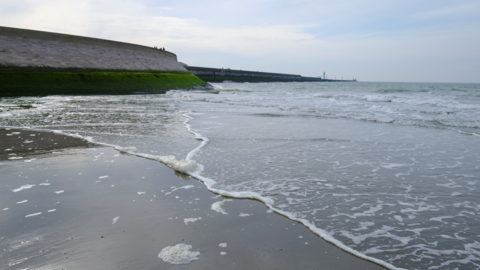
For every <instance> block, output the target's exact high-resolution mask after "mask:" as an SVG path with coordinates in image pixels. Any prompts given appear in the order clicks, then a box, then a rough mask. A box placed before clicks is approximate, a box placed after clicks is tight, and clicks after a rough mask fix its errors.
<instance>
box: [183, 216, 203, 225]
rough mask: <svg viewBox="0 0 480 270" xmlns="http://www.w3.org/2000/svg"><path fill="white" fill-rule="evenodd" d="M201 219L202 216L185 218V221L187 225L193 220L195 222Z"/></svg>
mask: <svg viewBox="0 0 480 270" xmlns="http://www.w3.org/2000/svg"><path fill="white" fill-rule="evenodd" d="M200 219H202V218H201V217H198V218H184V219H183V222H185V225H187V224H188V223H189V222H192V223H193V222H195V221H197V220H200Z"/></svg>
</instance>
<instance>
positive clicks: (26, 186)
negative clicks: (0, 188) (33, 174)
mask: <svg viewBox="0 0 480 270" xmlns="http://www.w3.org/2000/svg"><path fill="white" fill-rule="evenodd" d="M34 186H35V185H29V184H27V185H23V186H21V187H19V188H16V189H13V190H12V191H13V192H19V191H22V190H24V189H30V188H32V187H34Z"/></svg>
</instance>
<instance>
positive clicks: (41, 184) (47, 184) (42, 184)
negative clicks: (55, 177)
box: [38, 183, 50, 186]
mask: <svg viewBox="0 0 480 270" xmlns="http://www.w3.org/2000/svg"><path fill="white" fill-rule="evenodd" d="M38 185H39V186H50V183H40V184H38Z"/></svg>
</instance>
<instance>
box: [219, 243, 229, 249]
mask: <svg viewBox="0 0 480 270" xmlns="http://www.w3.org/2000/svg"><path fill="white" fill-rule="evenodd" d="M218 246H219V247H223V248H225V247H227V243H220V244H218Z"/></svg>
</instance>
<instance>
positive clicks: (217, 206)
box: [210, 199, 232, 215]
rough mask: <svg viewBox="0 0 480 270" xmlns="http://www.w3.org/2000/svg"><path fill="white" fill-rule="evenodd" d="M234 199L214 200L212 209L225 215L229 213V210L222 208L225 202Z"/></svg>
mask: <svg viewBox="0 0 480 270" xmlns="http://www.w3.org/2000/svg"><path fill="white" fill-rule="evenodd" d="M231 201H232V200H230V199H225V200H223V201H218V202H214V203H213V204H212V206H211V207H210V209H212V210H213V211H216V212H218V213H222V214H224V215H228V214H227V212H225V209H223V208H222V206H223V204H224V203H225V202H231Z"/></svg>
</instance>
